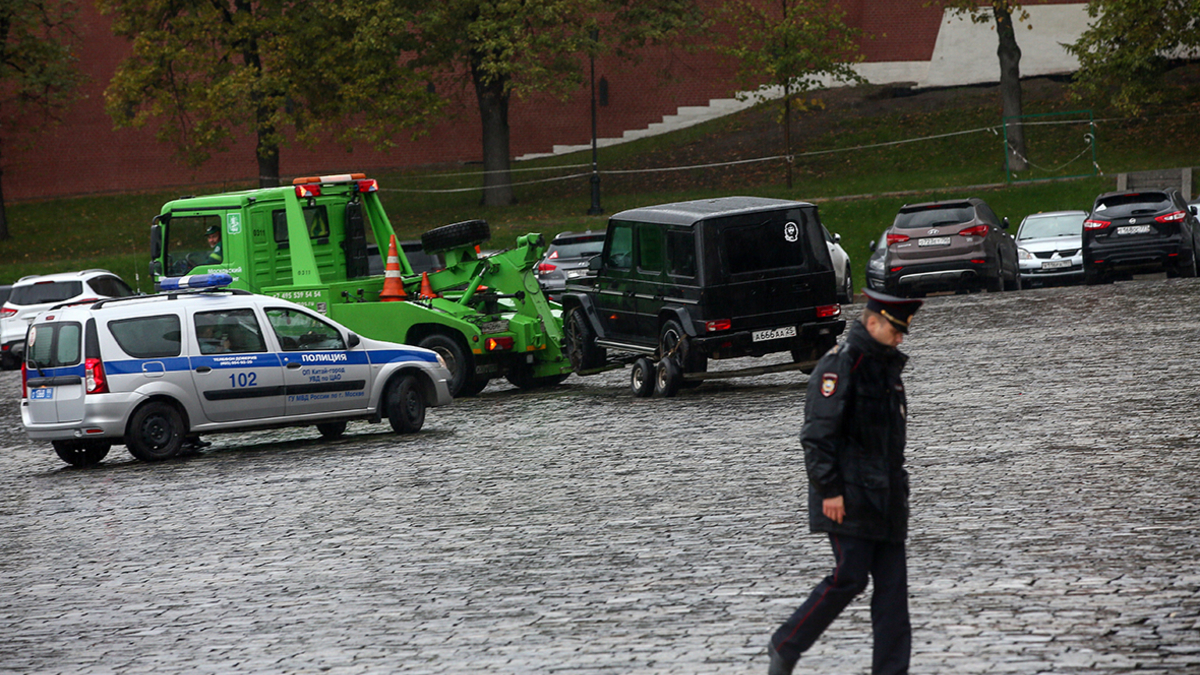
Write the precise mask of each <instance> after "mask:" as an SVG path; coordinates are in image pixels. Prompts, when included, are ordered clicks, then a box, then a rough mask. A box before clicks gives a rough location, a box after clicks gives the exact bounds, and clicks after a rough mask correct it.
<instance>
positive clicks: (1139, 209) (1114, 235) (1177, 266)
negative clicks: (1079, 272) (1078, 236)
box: [1083, 190, 1200, 284]
mask: <svg viewBox="0 0 1200 675" xmlns="http://www.w3.org/2000/svg"><path fill="white" fill-rule="evenodd" d="M1198 237H1200V222H1198V221H1197V219H1196V216H1195V215H1193V214H1192V212H1191V211H1190V210H1189V209H1188V205H1187V202H1185V201H1184V199H1183V196H1182V195H1181V194H1180V193H1179V190H1143V191H1140V192H1108V193H1105V194H1102V195H1100V196H1099V197H1096V203H1095V204H1094V205H1093V206H1092V212H1091V214H1090V215H1088V217H1087V220H1085V221H1083V278H1084V281H1085V282H1086V283H1089V284H1099V283H1103V282H1105V281H1111V280H1112V278H1113V276H1114V275H1116V274H1129V273H1134V272H1159V271H1165V272H1166V273H1167V276H1171V277H1175V276H1182V277H1194V276H1196V251H1197V249H1198V239H1197V238H1198Z"/></svg>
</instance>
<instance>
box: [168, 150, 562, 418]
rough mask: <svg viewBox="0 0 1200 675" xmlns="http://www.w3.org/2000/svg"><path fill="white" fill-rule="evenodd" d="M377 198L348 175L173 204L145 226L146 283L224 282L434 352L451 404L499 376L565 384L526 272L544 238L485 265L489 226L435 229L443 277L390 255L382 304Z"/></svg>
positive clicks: (429, 243)
mask: <svg viewBox="0 0 1200 675" xmlns="http://www.w3.org/2000/svg"><path fill="white" fill-rule="evenodd" d="M378 191H379V186H378V183H377V182H376V181H375V180H373V179H370V178H367V177H366V176H365V175H364V174H343V175H335V176H318V177H304V178H297V179H296V180H295V181H293V184H292V185H290V186H282V187H276V188H262V189H255V190H245V191H240V192H228V193H223V194H216V195H208V196H202V197H181V198H179V199H176V200H174V201H170V202H168V203H166V204H165V205H163V207H162V210H161V212H160V213H159V215H158V216H156V217H155V218H154V221H153V224H152V226H151V237H150V249H151V250H150V252H151V262H150V272H151V275H152V276H153V277H154V278H155V279H156V280H157V279H159V278H161V277H163V276H182V275H189V274H202V273H224V274H228V275H230V277H232V279H233V282H232V284H231V286H232V287H233V288H240V289H244V290H248V291H251V292H254V293H262V294H266V295H273V296H275V297H279V298H283V299H286V300H291V301H293V302H296V303H298V304H301V305H304V306H306V307H309V308H311V309H313V310H316V311H317V312H320V313H322V314H325V315H327V316H329V317H330V318H332V319H334V320H335V321H338V322H339V323H342V324H344V325H346V326H347V327H349V328H350V329H351V330H354V331H356V332H358V333H360V334H362V335H365V336H367V337H372V338H376V339H381V340H390V341H395V342H403V343H407V344H414V345H419V346H422V347H426V348H429V349H433V350H435V351H437V352H438V353H440V354H441V355H442V356H443V358H444V359H445V360H446V362H447V365H448V366H449V368H450V371H451V373H452V374H453V375H454V377H453V379H452V381H451V391H452V393H453V394H454V395H455V396H462V395H472V394H475V393H478V392H479V391H480V390H482V389H483V387H484V386H486V385H487V382H488V381H489V380H490V379H492V378H495V377H500V376H506V377H507V378H508V379H509V380H510V381H512V382H513V383H514V384H516V385H517V386H520V387H523V388H525V387H535V386H542V385H547V384H554V383H557V382H560V381H562V379H564V378H565V377H566V376H567V374H569V372H570V364H569V362H568V361H567V360H566V359H564V358H563V355H562V352H561V337H562V330H561V319H560V317H559V313H558V308H557V306H556V305H551V304H550V303H549V301H548V300H547V299H546V297H545V296H544V295H543V294H542V293H541V291H540V288H539V287H538V284H537V280H536V278H535V277H534V274H533V269H534V267H535V266H536V264H537V262H538V260H539V259H540V258H541V255H542V252H543V250H544V248H545V243H544V240H543V239H542V237H541V235H539V234H529V235H525V236H523V237H520V238H519V239H518V240H517V246H516V247H515V248H513V249H510V250H507V251H504V252H502V253H498V254H496V255H493V256H488V257H482V256H480V255H479V254H478V253H477V246H478V245H479V244H480V243H483V242H484V241H486V240H487V239H488V238H489V235H490V232H489V229H488V226H487V223H485V222H484V221H479V220H476V221H467V222H465V223H456V224H453V225H447V226H444V227H439V228H435V229H434V230H431V231H429V232H426V233H425V235H424V236H422V243H423V244H424V247H425V250H426V252H427V253H441V254H442V256H443V258H444V259H445V268H444V269H441V270H438V271H435V272H431V273H428V275H427V276H426V275H418V274H416V273H414V270H413V267H412V265H411V264H410V263H409V261H408V259H407V257H406V256H405V254H404V252H403V250H402V249H401V248H400V247H397V250H396V258H397V261H396V262H397V264H398V267H399V275H400V279H401V283H402V286H403V289H404V294H403V295H404V296H405V297H404V299H402V300H401V301H396V302H387V301H381V300H380V293H381V291H382V290H383V288H384V281H385V279H386V277H387V275H386V273H385V274H384V275H379V274H372V273H371V270H372V268H374V269H380V268H383V267H384V266H383V265H382V264H380V262H381V261H377V260H374V261H373V260H372V257H373V256H375V255H379V254H380V253H382V254H387V253H388V250H389V245H390V244H391V243H392V242H393V241H394V237H395V232H394V230H393V229H392V226H391V223H390V221H389V220H388V217H387V214H386V213H385V212H384V209H383V205H382V203H381V201H380V199H379V192H378ZM212 234H217V235H218V236H219V238H220V241H219V244H218V245H217V246H214V245H213V244H212V243H210V240H209V239H210V236H211V235H212ZM372 245H374V246H372ZM372 249H374V250H372ZM374 251H378V252H379V253H375V252H374Z"/></svg>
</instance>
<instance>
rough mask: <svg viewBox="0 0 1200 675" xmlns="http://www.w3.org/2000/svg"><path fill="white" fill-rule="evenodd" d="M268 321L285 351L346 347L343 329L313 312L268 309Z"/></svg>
mask: <svg viewBox="0 0 1200 675" xmlns="http://www.w3.org/2000/svg"><path fill="white" fill-rule="evenodd" d="M267 321H268V322H269V323H270V324H271V329H272V330H274V331H275V337H276V338H278V339H279V346H280V348H281V349H283V351H285V352H294V351H302V350H336V349H345V348H346V343H345V342H344V341H343V340H342V333H341V331H339V330H338V329H337V328H334V327H333V326H332V325H330V324H328V323H325V322H324V321H322V320H320V319H318V318H317V317H315V316H312V315H311V314H306V313H305V312H298V311H296V310H294V309H282V308H281V309H268V310H267Z"/></svg>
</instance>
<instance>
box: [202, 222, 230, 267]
mask: <svg viewBox="0 0 1200 675" xmlns="http://www.w3.org/2000/svg"><path fill="white" fill-rule="evenodd" d="M204 234H205V235H206V236H207V237H208V245H209V246H211V247H212V250H211V251H209V253H208V259H207V260H205V261H204V264H205V265H215V264H217V263H219V262H222V261H223V260H225V252H224V251H222V250H221V226H220V225H209V226H208V230H206V231H205V232H204Z"/></svg>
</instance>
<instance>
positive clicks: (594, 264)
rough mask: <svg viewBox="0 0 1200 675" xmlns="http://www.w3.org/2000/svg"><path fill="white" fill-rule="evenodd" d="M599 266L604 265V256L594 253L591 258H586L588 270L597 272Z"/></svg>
mask: <svg viewBox="0 0 1200 675" xmlns="http://www.w3.org/2000/svg"><path fill="white" fill-rule="evenodd" d="M601 267H604V257H603V256H599V255H594V256H592V257H591V258H588V270H589V271H592V272H599V271H600V268H601Z"/></svg>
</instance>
